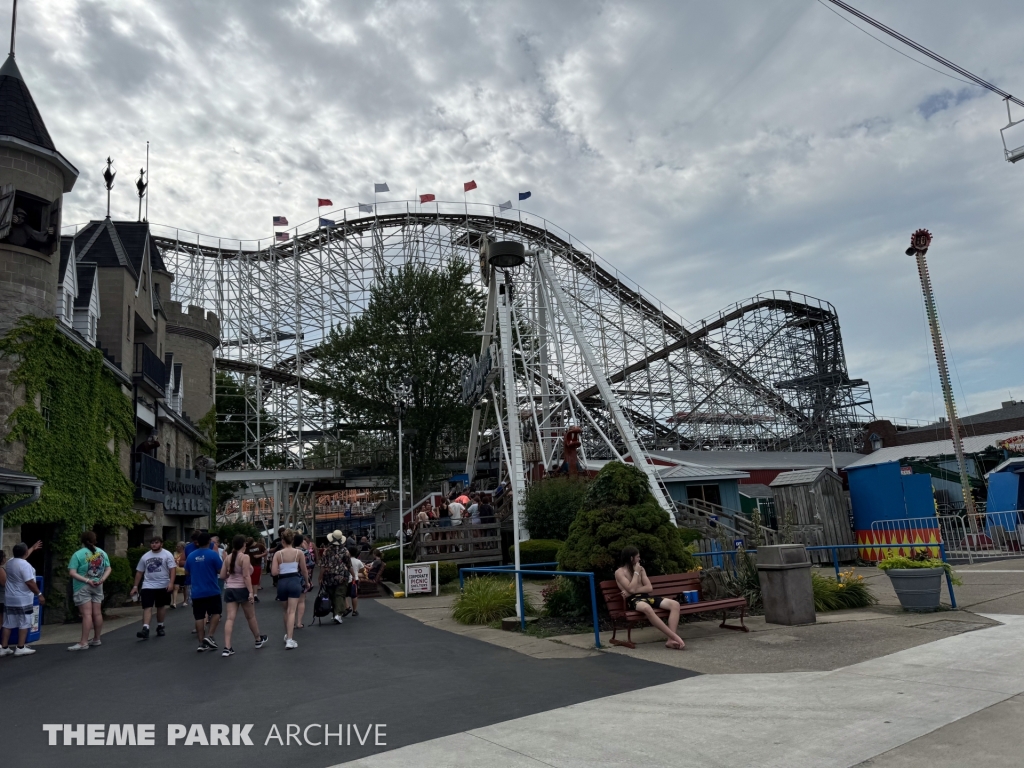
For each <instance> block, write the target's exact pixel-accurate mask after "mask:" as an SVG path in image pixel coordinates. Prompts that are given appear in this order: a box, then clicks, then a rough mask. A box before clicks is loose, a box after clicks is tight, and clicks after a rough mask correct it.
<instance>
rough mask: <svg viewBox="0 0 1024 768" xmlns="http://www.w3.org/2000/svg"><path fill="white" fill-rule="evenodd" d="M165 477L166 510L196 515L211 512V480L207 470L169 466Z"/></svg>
mask: <svg viewBox="0 0 1024 768" xmlns="http://www.w3.org/2000/svg"><path fill="white" fill-rule="evenodd" d="M167 469H168V471H167V475H166V477H165V479H164V512H170V513H172V514H191V515H194V516H195V517H201V516H202V515H208V514H210V501H211V493H210V489H211V481H210V480H208V479H207V478H206V473H205V472H193V471H192V470H191V469H177V468H172V467H168V468H167Z"/></svg>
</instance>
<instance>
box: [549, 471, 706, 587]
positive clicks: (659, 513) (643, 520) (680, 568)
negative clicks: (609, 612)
mask: <svg viewBox="0 0 1024 768" xmlns="http://www.w3.org/2000/svg"><path fill="white" fill-rule="evenodd" d="M630 545H632V546H634V547H636V548H637V549H639V550H640V557H641V559H642V560H643V562H644V567H645V569H646V570H647V573H648V574H650V575H651V576H659V575H662V574H666V573H683V572H685V571H689V570H694V569H696V567H697V564H696V562H695V561H694V559H693V556H692V555H691V554H690V553H689V551H687V549H686V544H685V541H684V539H683V536H682V534H681V532H680V530H679V529H678V528H677V527H676V526H674V525H673V524H672V521H671V520H669V516H668V513H667V512H666V511H665V510H663V509H662V508H661V507H660V506H658V502H657V501H655V499H654V495H653V494H652V493H651V491H650V488H649V487H648V485H647V475H645V474H644V473H643V472H642V471H641V470H639V469H637V468H636V467H633V466H631V465H629V464H623V463H621V462H617V461H613V462H609V463H608V464H606V465H605V466H604V467H603V468H602V469H601V471H600V472H599V473H598V475H597V477H596V478H595V480H594V481H593V482H592V483H590V485H589V487H588V489H587V493H586V496H585V498H584V500H583V508H582V509H581V510H580V512H579V514H578V515H577V516H576V519H575V520H574V521H573V523H572V525H571V526H570V528H569V536H568V538H567V539H566V541H565V544H564V545H563V546H562V548H561V550H559V557H558V561H559V562H558V564H559V567H560V568H561V569H562V570H568V571H592V572H593V573H594V574H595V576H596V578H597V580H598V581H603V580H605V579H611V578H614V572H615V568H616V567H617V565H618V563H617V561H618V557H619V553H620V552H621V551H622V549H623V547H627V546H630Z"/></svg>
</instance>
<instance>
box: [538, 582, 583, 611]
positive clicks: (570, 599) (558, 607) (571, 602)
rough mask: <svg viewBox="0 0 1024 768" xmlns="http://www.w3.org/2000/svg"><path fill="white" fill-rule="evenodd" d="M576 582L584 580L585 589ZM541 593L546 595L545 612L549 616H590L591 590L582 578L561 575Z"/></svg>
mask: <svg viewBox="0 0 1024 768" xmlns="http://www.w3.org/2000/svg"><path fill="white" fill-rule="evenodd" d="M576 582H582V583H583V585H584V589H580V588H579V584H577V583H576ZM541 594H542V595H543V596H544V614H545V615H547V616H554V617H557V618H560V619H583V618H589V617H590V614H591V604H590V590H589V586H588V585H587V584H586V582H583V580H582V579H573V578H571V577H568V576H559V577H557V578H556V579H555V580H554V581H552V582H551V584H549V585H548V586H547V587H545V588H544V591H543V592H542V593H541Z"/></svg>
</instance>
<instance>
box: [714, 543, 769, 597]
mask: <svg viewBox="0 0 1024 768" xmlns="http://www.w3.org/2000/svg"><path fill="white" fill-rule="evenodd" d="M722 575H723V577H724V579H725V584H726V589H727V590H728V592H729V594H730V596H732V597H743V598H746V601H747V605H748V606H749V608H750V610H751V611H757V610H760V609H761V577H760V576H759V575H758V573H757V563H756V562H755V561H754V558H752V557H751V556H750V555H748V554H747V553H746V552H740V553H738V555H737V558H736V573H735V574H734V573H732V572H730V571H728V570H725V571H723V572H722ZM704 599H705V600H706V599H708V598H706V597H705V598H704Z"/></svg>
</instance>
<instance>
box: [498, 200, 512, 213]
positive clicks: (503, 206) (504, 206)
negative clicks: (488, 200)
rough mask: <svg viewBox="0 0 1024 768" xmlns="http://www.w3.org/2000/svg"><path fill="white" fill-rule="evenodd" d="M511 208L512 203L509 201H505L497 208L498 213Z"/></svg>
mask: <svg viewBox="0 0 1024 768" xmlns="http://www.w3.org/2000/svg"><path fill="white" fill-rule="evenodd" d="M511 207H512V201H511V200H506V201H505V202H504V203H502V204H501V205H499V206H498V210H499V211H507V210H508V209H509V208H511Z"/></svg>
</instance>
